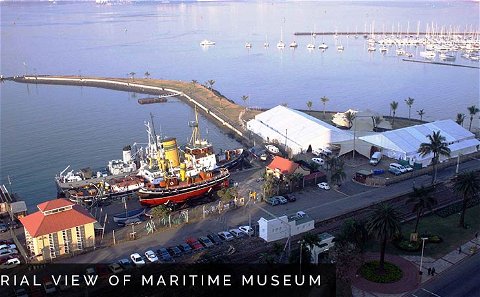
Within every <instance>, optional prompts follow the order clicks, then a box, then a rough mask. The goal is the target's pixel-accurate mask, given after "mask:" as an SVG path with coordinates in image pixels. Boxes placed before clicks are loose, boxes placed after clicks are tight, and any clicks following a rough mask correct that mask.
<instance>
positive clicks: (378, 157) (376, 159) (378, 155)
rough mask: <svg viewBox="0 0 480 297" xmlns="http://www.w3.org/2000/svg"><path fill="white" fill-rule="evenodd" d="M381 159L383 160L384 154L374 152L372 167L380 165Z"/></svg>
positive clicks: (371, 159)
mask: <svg viewBox="0 0 480 297" xmlns="http://www.w3.org/2000/svg"><path fill="white" fill-rule="evenodd" d="M381 159H382V153H381V152H374V153H373V154H372V156H371V157H370V165H373V166H376V165H377V164H378V163H380V160H381Z"/></svg>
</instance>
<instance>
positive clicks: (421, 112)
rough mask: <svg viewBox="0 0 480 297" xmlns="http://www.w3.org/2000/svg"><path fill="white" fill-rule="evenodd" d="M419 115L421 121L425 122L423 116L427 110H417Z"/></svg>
mask: <svg viewBox="0 0 480 297" xmlns="http://www.w3.org/2000/svg"><path fill="white" fill-rule="evenodd" d="M417 113H418V115H419V116H420V121H423V116H424V115H425V110H423V108H422V109H420V110H417Z"/></svg>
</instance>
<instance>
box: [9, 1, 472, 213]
mask: <svg viewBox="0 0 480 297" xmlns="http://www.w3.org/2000/svg"><path fill="white" fill-rule="evenodd" d="M0 5H1V27H0V29H1V73H2V74H3V75H20V74H24V73H25V72H28V73H30V74H33V73H37V74H75V75H78V74H81V75H99V76H114V77H126V76H127V73H129V72H131V71H133V72H136V73H137V76H143V73H144V72H145V71H148V72H150V73H151V75H152V77H157V78H165V79H179V80H185V81H190V80H192V79H196V80H198V81H199V82H204V81H206V80H209V79H214V80H215V81H216V83H215V85H214V87H215V88H216V89H218V90H220V91H221V92H222V93H223V94H225V95H226V96H227V97H229V98H231V99H234V100H236V101H241V100H240V98H241V96H242V95H249V96H250V105H252V106H261V107H273V106H275V105H277V104H280V103H288V105H289V106H290V107H294V108H306V102H307V101H308V100H312V101H313V103H314V105H313V106H314V108H317V109H321V105H320V102H319V98H320V97H322V96H327V97H329V98H330V102H329V103H328V105H327V109H331V110H345V109H348V108H358V109H366V108H369V109H373V110H375V111H378V112H382V113H387V114H388V112H389V103H390V102H391V101H392V100H396V101H399V102H400V106H399V109H398V111H397V114H398V115H399V116H407V114H408V109H407V107H406V105H405V104H404V103H403V100H404V99H406V98H407V97H413V98H415V104H414V106H413V110H418V109H421V108H423V109H425V111H426V116H425V119H427V120H435V119H444V118H453V117H455V115H456V113H458V112H466V106H469V105H473V104H477V105H479V71H478V69H467V68H459V67H448V66H436V65H426V64H417V63H407V62H403V61H401V59H400V58H398V57H396V56H395V52H394V50H391V51H390V52H389V53H387V54H386V55H382V54H381V53H379V52H378V51H377V52H374V53H371V54H369V53H367V51H366V45H365V41H364V39H363V38H361V37H360V38H359V39H355V38H353V36H350V38H347V37H341V38H340V39H339V40H337V41H338V42H341V43H342V44H343V45H344V46H345V51H344V52H343V53H339V52H337V51H336V50H335V48H334V39H333V37H331V36H329V37H325V38H324V39H323V41H324V42H325V43H327V44H328V45H329V46H330V48H329V49H328V50H327V51H326V52H324V53H322V52H320V51H319V50H315V51H313V52H309V51H308V50H307V49H306V44H307V43H309V42H310V37H308V36H304V37H294V36H293V32H296V31H307V32H309V31H311V30H313V29H314V28H315V30H316V31H320V32H321V31H335V30H338V31H350V32H355V30H358V31H363V30H364V27H365V24H367V30H368V28H369V26H370V24H371V23H372V22H373V21H374V22H375V30H376V31H380V30H382V28H383V27H385V29H386V30H388V31H390V30H391V27H392V24H393V25H394V27H395V30H397V28H398V26H402V29H403V30H406V29H407V25H408V24H410V26H409V28H410V31H411V32H414V31H416V26H417V22H418V21H420V22H421V23H420V28H421V31H423V30H425V28H426V23H430V24H431V23H432V22H433V23H436V24H438V26H442V25H445V26H459V27H460V28H461V30H464V29H465V26H467V27H468V28H470V26H472V28H474V29H477V30H478V27H479V13H478V11H479V10H478V8H479V6H478V5H479V4H478V3H472V2H456V1H455V2H452V3H448V2H441V3H434V2H387V3H378V2H374V3H368V2H355V3H343V2H327V3H324V2H320V3H318V2H301V3H293V2H286V3H277V2H275V3H267V2H263V3H257V2H253V3H232V2H228V3H211V2H210V3H181V4H179V3H177V4H157V3H142V4H129V5H112V6H106V5H95V4H94V3H75V2H69V3H62V2H58V4H56V5H51V4H48V3H3V2H2V3H1V4H0ZM406 16H408V17H406ZM281 28H283V36H284V41H285V42H286V43H287V45H288V44H289V43H290V42H291V41H293V40H294V39H295V40H296V41H297V42H298V44H299V47H298V48H297V49H296V50H291V49H289V48H286V49H285V50H283V51H281V50H278V49H277V48H276V46H275V44H276V43H277V42H278V40H279V39H280V31H281ZM203 39H211V40H214V41H216V43H217V45H216V46H215V47H211V48H208V49H202V48H201V47H200V46H199V42H200V41H201V40H203ZM265 39H268V41H269V42H270V44H271V46H270V48H268V49H264V48H263V43H264V42H265ZM247 41H248V42H251V43H252V44H253V48H251V49H250V50H247V49H245V47H244V44H245V42H247ZM321 41H322V37H317V40H316V43H317V45H318V44H319V43H320V42H321ZM408 51H411V52H413V53H416V55H418V52H419V49H415V48H411V49H408ZM457 62H458V63H462V64H468V65H478V63H477V64H473V62H469V61H466V60H464V59H462V58H460V57H457ZM0 91H1V146H0V148H1V164H0V165H1V176H0V177H1V181H2V182H3V183H5V182H6V180H7V175H10V176H11V177H12V181H13V186H14V189H15V191H17V192H19V193H20V194H21V195H22V196H23V197H24V199H26V200H27V203H28V204H29V206H30V207H32V206H34V205H35V204H36V203H38V202H40V201H43V200H46V199H49V198H51V197H52V196H54V195H55V188H54V183H53V176H54V175H55V174H56V173H58V172H59V171H61V170H62V169H63V168H65V167H66V166H67V165H69V164H70V165H72V167H73V168H79V167H84V166H93V167H99V166H103V165H104V164H105V163H106V161H108V160H110V159H112V158H120V157H121V148H122V147H123V146H124V145H125V144H129V143H133V142H135V141H136V142H143V141H144V140H145V133H144V126H143V121H144V120H146V119H148V117H149V112H152V113H153V114H154V116H155V120H156V124H157V126H160V125H161V126H162V130H163V131H164V133H165V135H170V136H177V137H178V138H179V141H180V142H184V141H183V140H186V139H187V137H188V136H189V133H190V132H189V129H188V127H187V125H186V123H187V120H189V119H191V118H192V117H193V112H192V110H191V109H190V108H189V107H188V106H186V105H184V104H182V103H180V102H173V103H168V104H164V105H163V104H158V105H146V106H140V105H138V104H137V103H136V99H135V98H132V94H129V93H124V92H115V91H109V90H101V89H91V88H77V87H59V86H34V85H30V86H27V85H22V84H15V83H11V82H8V83H5V84H2V85H1V87H0ZM413 114H416V113H415V112H413V113H412V115H413ZM475 124H476V125H478V124H477V123H475ZM202 127H203V128H202V130H203V131H205V130H207V128H208V131H209V138H210V139H211V140H212V141H213V142H214V144H215V146H216V147H217V148H229V147H235V146H237V145H238V144H236V143H235V142H234V141H233V140H231V139H229V138H228V137H227V136H226V135H224V134H222V133H221V132H220V131H219V130H218V129H217V128H216V127H215V126H214V125H213V124H211V123H207V122H206V121H205V120H204V119H203V118H202Z"/></svg>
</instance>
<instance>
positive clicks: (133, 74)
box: [129, 71, 136, 80]
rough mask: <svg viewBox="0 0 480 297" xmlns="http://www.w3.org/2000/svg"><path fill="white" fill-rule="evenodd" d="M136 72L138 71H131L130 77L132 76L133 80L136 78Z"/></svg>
mask: <svg viewBox="0 0 480 297" xmlns="http://www.w3.org/2000/svg"><path fill="white" fill-rule="evenodd" d="M135 74H136V73H135V72H133V71H132V72H130V73H129V75H130V77H131V78H132V80H133V79H134V78H135Z"/></svg>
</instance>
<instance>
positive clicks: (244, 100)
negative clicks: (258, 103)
mask: <svg viewBox="0 0 480 297" xmlns="http://www.w3.org/2000/svg"><path fill="white" fill-rule="evenodd" d="M242 100H243V103H244V104H245V109H246V108H247V100H248V96H247V95H243V96H242Z"/></svg>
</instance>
